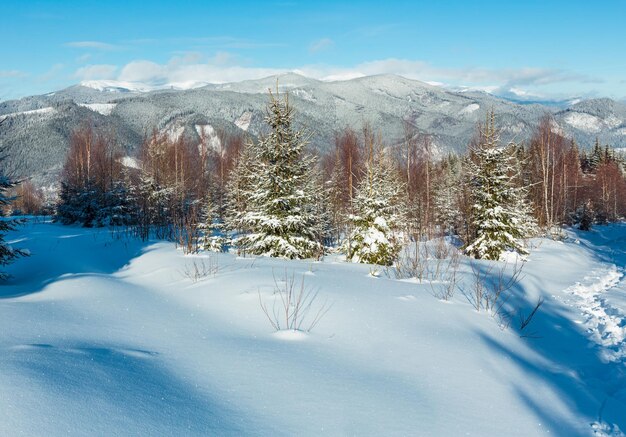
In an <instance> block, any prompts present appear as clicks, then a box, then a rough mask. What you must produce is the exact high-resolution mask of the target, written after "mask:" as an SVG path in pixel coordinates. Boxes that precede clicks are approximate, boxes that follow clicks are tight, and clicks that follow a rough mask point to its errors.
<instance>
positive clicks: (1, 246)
mask: <svg viewBox="0 0 626 437" xmlns="http://www.w3.org/2000/svg"><path fill="white" fill-rule="evenodd" d="M0 161H2V158H0ZM16 185H17V183H16V182H15V181H13V180H11V179H10V178H8V177H6V176H5V175H2V174H0V214H1V215H4V210H5V209H7V207H8V206H9V205H10V204H11V202H12V201H13V200H14V199H13V197H11V196H9V190H11V189H13V188H15V186H16ZM20 223H22V222H21V220H19V219H11V220H9V219H5V218H3V219H0V265H2V266H6V265H8V264H10V263H11V262H13V261H14V260H15V259H16V258H18V257H20V256H27V255H28V251H26V250H22V249H16V248H14V247H11V245H10V244H8V243H7V242H6V241H5V235H6V233H7V232H9V231H12V230H14V229H15V228H16V226H18V225H19V224H20ZM6 278H7V274H6V273H5V272H0V279H6Z"/></svg>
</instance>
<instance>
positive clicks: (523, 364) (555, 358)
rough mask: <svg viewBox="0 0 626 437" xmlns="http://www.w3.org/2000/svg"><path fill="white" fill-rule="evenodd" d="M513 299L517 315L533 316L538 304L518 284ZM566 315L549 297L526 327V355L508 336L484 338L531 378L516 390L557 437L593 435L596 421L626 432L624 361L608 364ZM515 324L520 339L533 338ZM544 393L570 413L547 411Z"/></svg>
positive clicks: (484, 335) (580, 327) (537, 280)
mask: <svg viewBox="0 0 626 437" xmlns="http://www.w3.org/2000/svg"><path fill="white" fill-rule="evenodd" d="M529 281H530V282H533V281H534V286H535V287H538V289H540V287H541V279H540V278H528V277H527V278H525V283H526V284H528V283H529ZM511 294H512V295H513V296H516V298H514V299H511V300H510V301H509V303H508V304H509V305H508V309H509V310H511V311H512V313H514V312H516V311H519V310H521V311H523V312H524V314H528V313H529V312H530V311H531V310H532V308H533V305H534V302H533V301H531V300H529V299H527V297H526V296H524V290H523V289H522V288H521V287H520V286H519V285H518V286H517V287H515V288H514V289H513V290H512V291H511ZM513 308H515V310H513ZM567 311H568V309H567V308H566V307H564V306H563V303H562V302H559V301H558V300H554V299H551V298H547V297H546V301H545V302H544V304H543V305H542V307H541V308H540V310H539V312H538V313H537V315H536V316H535V318H534V319H533V321H532V325H530V326H529V327H527V328H526V329H527V330H529V331H530V332H532V336H531V338H524V340H525V341H526V343H527V346H528V348H529V349H530V351H529V353H521V352H520V351H519V350H516V349H515V348H514V347H511V346H510V345H509V344H507V339H510V337H509V336H508V335H489V334H487V333H479V335H480V337H481V338H482V340H483V341H484V342H485V343H486V345H487V346H488V347H489V348H490V349H491V350H492V351H493V352H494V353H495V354H497V355H504V356H507V357H509V358H510V359H511V360H512V361H513V362H514V363H515V364H516V365H517V366H518V368H519V369H520V370H521V371H522V372H523V373H524V374H525V375H527V378H524V380H522V381H518V382H516V383H515V387H514V389H515V390H516V391H517V394H518V396H519V398H520V399H521V400H523V401H524V402H525V403H526V405H527V406H528V407H529V408H530V409H531V410H532V411H534V412H535V414H536V415H537V417H538V418H540V420H541V421H542V423H543V424H544V425H546V426H547V427H549V428H550V429H551V430H552V432H553V433H555V434H556V435H563V436H578V435H589V434H590V433H591V424H592V423H593V422H596V421H604V422H606V423H608V424H615V425H617V426H619V428H620V429H621V430H625V429H626V366H625V365H624V363H623V362H616V363H605V362H603V360H602V359H601V357H600V353H599V349H598V346H596V345H595V344H594V343H593V342H592V340H591V339H590V338H588V337H587V334H586V332H585V329H584V325H579V324H576V323H575V322H574V321H572V320H571V314H567ZM511 320H512V323H511V326H510V329H511V330H513V331H514V332H515V333H516V334H518V335H520V336H524V335H528V334H529V331H526V330H524V331H522V330H520V326H519V319H518V318H517V317H513V318H512V319H511ZM532 352H535V353H536V354H537V355H536V356H535V355H534V354H533V353H532ZM545 388H548V389H551V390H552V391H554V393H556V394H557V395H558V397H559V398H560V400H561V401H562V402H563V403H564V404H565V406H566V408H565V410H568V411H564V410H563V409H559V408H556V407H555V408H546V402H545V400H543V401H542V399H541V395H540V393H541V390H543V389H545ZM620 392H621V393H620ZM569 414H571V415H572V416H570V415H569ZM571 417H577V418H586V419H587V420H588V421H589V426H588V427H584V428H582V429H581V427H580V426H578V424H577V423H572V421H571Z"/></svg>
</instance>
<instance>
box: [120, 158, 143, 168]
mask: <svg viewBox="0 0 626 437" xmlns="http://www.w3.org/2000/svg"><path fill="white" fill-rule="evenodd" d="M122 165H123V166H124V167H128V168H135V169H139V168H141V166H140V165H139V161H137V158H133V157H132V156H124V157H123V158H122Z"/></svg>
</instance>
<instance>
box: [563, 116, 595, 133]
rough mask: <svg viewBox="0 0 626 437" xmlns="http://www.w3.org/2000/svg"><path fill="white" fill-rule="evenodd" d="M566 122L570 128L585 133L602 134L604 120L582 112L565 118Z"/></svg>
mask: <svg viewBox="0 0 626 437" xmlns="http://www.w3.org/2000/svg"><path fill="white" fill-rule="evenodd" d="M565 122H566V123H567V124H569V125H570V126H572V127H574V128H576V129H580V130H582V131H585V132H592V133H595V132H600V130H602V120H601V119H599V118H598V117H596V116H593V115H590V114H585V113H582V112H571V113H569V114H567V115H566V116H565Z"/></svg>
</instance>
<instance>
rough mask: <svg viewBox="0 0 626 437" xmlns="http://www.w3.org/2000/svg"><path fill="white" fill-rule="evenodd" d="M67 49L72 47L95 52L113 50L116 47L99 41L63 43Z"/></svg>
mask: <svg viewBox="0 0 626 437" xmlns="http://www.w3.org/2000/svg"><path fill="white" fill-rule="evenodd" d="M65 46H67V47H73V48H77V49H97V50H115V49H117V48H118V47H117V46H115V45H113V44H109V43H106V42H101V41H72V42H68V43H65Z"/></svg>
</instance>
